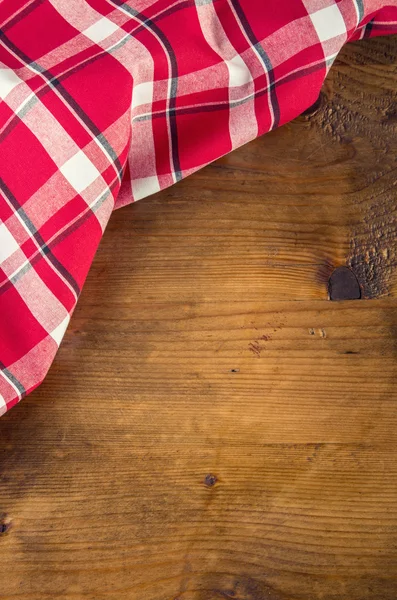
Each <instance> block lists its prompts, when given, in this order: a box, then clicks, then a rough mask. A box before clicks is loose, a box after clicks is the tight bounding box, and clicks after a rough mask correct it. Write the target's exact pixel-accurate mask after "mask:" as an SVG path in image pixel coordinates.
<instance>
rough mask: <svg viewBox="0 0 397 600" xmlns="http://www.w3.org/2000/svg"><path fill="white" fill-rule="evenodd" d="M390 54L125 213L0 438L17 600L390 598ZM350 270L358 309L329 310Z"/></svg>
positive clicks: (396, 526) (396, 220) (395, 422)
mask: <svg viewBox="0 0 397 600" xmlns="http://www.w3.org/2000/svg"><path fill="white" fill-rule="evenodd" d="M396 129H397V38H387V39H374V40H371V41H365V42H363V43H357V44H354V45H350V46H348V47H347V48H346V49H345V50H344V51H343V52H342V54H341V55H340V57H339V58H338V60H337V63H336V64H335V66H334V67H333V69H332V70H331V72H330V75H329V77H328V79H327V81H326V84H325V86H324V89H323V92H322V95H321V100H320V102H319V106H318V107H317V110H316V109H315V108H314V109H313V110H312V111H311V114H308V115H306V116H303V117H300V118H299V119H297V120H296V121H295V122H293V123H291V124H289V125H286V126H284V127H282V128H281V129H280V130H278V131H275V132H273V133H271V134H269V135H267V136H265V137H263V138H261V139H258V140H256V141H255V142H253V143H251V144H249V145H247V146H245V147H244V148H242V149H241V150H239V151H237V152H234V153H233V154H231V155H229V156H227V157H225V158H223V159H221V160H219V161H218V162H217V163H215V164H214V165H212V166H210V167H207V168H206V169H204V170H203V171H201V172H199V173H197V174H196V175H194V176H192V177H189V178H188V179H186V180H185V181H184V182H182V183H180V184H178V185H177V186H175V187H173V188H171V189H169V190H166V191H164V192H163V193H160V194H158V195H156V196H154V197H152V198H151V199H148V200H146V201H143V202H140V203H137V204H136V205H134V206H130V207H128V208H125V209H121V210H120V211H118V212H117V213H115V214H114V216H113V218H112V219H111V222H110V224H109V227H108V230H107V232H106V234H105V236H104V239H103V243H102V244H101V247H100V249H99V252H98V254H97V256H96V259H95V263H94V266H93V268H92V270H91V272H90V275H89V277H88V280H87V283H86V286H85V288H84V291H83V294H82V297H81V300H80V302H79V304H78V308H77V310H76V312H75V315H74V317H73V319H72V323H71V326H70V329H69V330H68V332H67V334H66V337H65V340H64V342H63V344H62V347H61V349H60V352H59V354H58V357H57V359H56V361H55V364H54V365H53V367H52V369H51V371H50V373H49V375H48V377H47V379H46V381H45V383H44V384H43V385H42V386H41V387H40V388H39V389H38V390H37V391H36V392H35V393H33V394H32V395H31V396H30V397H29V398H27V399H26V400H24V401H23V402H22V403H21V404H20V405H19V406H17V407H16V408H14V409H13V410H12V411H11V412H10V413H8V414H7V415H5V416H4V417H3V418H2V419H0V513H1V515H0V597H1V599H2V600H3V599H6V600H9V599H10V600H11V599H12V600H54V599H55V598H60V599H63V600H66V599H67V600H76V599H77V600H79V599H85V600H113V599H114V600H225V599H233V600H395V599H396V597H397V513H396V504H397V479H396V472H397V465H396V457H397V450H396V442H397V361H396V354H397V275H396V259H397V241H396V239H397V238H396V230H397V217H396V214H397V213H396V205H397V186H396V183H397V182H396V173H397V170H396V169H397V166H396V156H397V135H396V133H397V132H396ZM341 265H348V266H350V267H351V268H352V269H353V270H354V272H355V273H356V275H357V277H358V279H359V281H360V284H361V286H362V294H363V298H362V299H361V300H355V301H343V302H332V301H330V300H329V299H328V289H327V282H328V278H329V276H330V274H331V273H332V271H333V269H334V268H336V267H338V266H341Z"/></svg>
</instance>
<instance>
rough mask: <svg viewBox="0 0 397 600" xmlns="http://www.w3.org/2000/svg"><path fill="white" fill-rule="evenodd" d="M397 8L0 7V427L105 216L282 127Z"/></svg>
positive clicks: (37, 3)
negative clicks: (346, 49)
mask: <svg viewBox="0 0 397 600" xmlns="http://www.w3.org/2000/svg"><path fill="white" fill-rule="evenodd" d="M395 32H397V0H388V1H383V0H176V1H172V0H158V1H154V0H127V1H125V2H123V0H88V1H85V0H2V1H1V2H0V414H2V413H4V412H5V411H6V410H7V409H9V408H10V407H12V406H13V405H14V404H15V403H16V402H18V401H19V400H20V399H21V398H23V397H24V396H25V395H26V394H28V393H29V392H31V391H32V390H33V389H34V388H35V387H36V386H37V385H38V384H39V383H40V382H41V381H42V380H43V378H44V377H45V375H46V373H47V371H48V369H49V367H50V365H51V362H52V361H53V359H54V356H55V353H56V351H57V349H58V347H59V344H60V343H61V340H62V337H63V335H64V332H65V330H66V328H67V325H68V323H69V320H70V316H71V314H72V312H73V309H74V307H75V305H76V302H77V299H78V297H79V294H80V291H81V289H82V286H83V283H84V280H85V278H86V275H87V272H88V270H89V267H90V265H91V262H92V260H93V257H94V254H95V251H96V249H97V246H98V244H99V241H100V239H101V237H102V235H103V232H104V230H105V227H106V224H107V222H108V220H109V217H110V215H111V213H112V211H113V209H114V208H117V207H120V206H123V205H125V204H128V203H130V202H133V201H136V200H140V199H141V198H144V197H146V196H149V195H150V194H153V193H155V192H157V191H159V190H161V189H164V188H166V187H167V186H170V185H172V184H173V183H176V182H178V181H179V180H180V179H182V178H183V177H186V176H187V175H189V174H191V173H193V172H194V171H196V170H197V169H199V168H201V167H202V166H204V165H206V164H208V163H210V162H211V161H213V160H215V159H217V158H218V157H220V156H222V155H224V154H226V153H227V152H230V151H231V150H233V149H234V148H237V147H238V146H240V145H241V144H244V143H246V142H248V141H249V140H252V139H253V138H255V137H257V136H259V135H262V134H264V133H266V132H268V131H270V130H272V129H274V128H276V127H278V126H279V125H282V124H283V123H285V122H287V121H289V120H290V119H293V118H294V117H296V116H297V115H299V114H300V113H301V112H302V111H304V110H305V109H306V108H308V107H309V106H310V105H311V104H312V103H314V102H315V100H316V99H317V97H318V94H319V92H320V88H321V86H322V83H323V81H324V78H325V76H326V74H327V72H328V70H329V68H330V67H331V65H332V62H333V61H334V59H335V57H336V56H337V54H338V52H339V50H340V49H341V47H342V46H343V44H345V43H346V42H348V41H349V40H358V39H361V38H365V37H370V36H375V35H381V34H389V33H395Z"/></svg>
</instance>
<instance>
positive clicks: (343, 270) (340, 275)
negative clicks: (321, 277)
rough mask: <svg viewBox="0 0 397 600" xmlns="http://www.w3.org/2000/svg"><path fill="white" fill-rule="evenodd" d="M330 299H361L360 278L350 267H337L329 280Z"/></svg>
mask: <svg viewBox="0 0 397 600" xmlns="http://www.w3.org/2000/svg"><path fill="white" fill-rule="evenodd" d="M328 293H329V299H330V300H359V299H360V298H361V289H360V284H359V283H358V279H357V277H356V276H355V274H354V273H353V271H352V270H351V269H349V268H348V267H338V268H336V269H335V270H334V271H333V273H331V276H330V278H329V280H328Z"/></svg>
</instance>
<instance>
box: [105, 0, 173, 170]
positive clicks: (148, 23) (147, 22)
mask: <svg viewBox="0 0 397 600" xmlns="http://www.w3.org/2000/svg"><path fill="white" fill-rule="evenodd" d="M108 2H109V3H110V4H114V5H115V6H118V7H119V8H122V9H123V10H124V11H125V12H127V13H128V14H130V15H131V16H132V17H134V18H136V19H138V20H139V21H140V22H141V23H142V25H144V26H145V27H146V28H149V29H150V30H151V31H152V33H153V34H154V35H156V36H157V37H158V38H160V40H161V42H162V43H163V45H164V47H165V49H166V51H167V54H168V57H169V59H170V63H171V86H170V98H169V104H170V108H169V111H168V115H169V123H170V133H171V140H170V141H171V154H172V163H173V171H174V173H175V179H176V181H180V180H181V179H182V172H181V165H180V159H179V150H178V129H177V123H176V110H175V109H176V96H177V91H178V64H177V60H176V56H175V52H174V49H173V47H172V46H171V43H170V41H169V39H168V38H167V36H166V35H165V34H164V32H163V31H162V30H161V29H160V27H158V26H157V25H156V23H155V22H154V21H153V20H152V19H149V18H148V17H145V15H144V14H143V13H140V12H138V11H137V10H135V9H134V8H132V7H131V6H129V5H128V4H126V3H125V2H123V0H108Z"/></svg>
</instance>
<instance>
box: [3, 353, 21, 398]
mask: <svg viewBox="0 0 397 600" xmlns="http://www.w3.org/2000/svg"><path fill="white" fill-rule="evenodd" d="M0 371H2V372H3V373H4V375H5V377H6V379H8V381H11V383H12V384H13V385H14V387H16V388H17V390H18V392H19V395H20V396H21V400H22V398H24V397H25V396H26V390H25V388H24V386H23V385H22V383H21V382H20V381H19V380H18V379H17V378H16V377H15V375H13V374H12V373H11V371H10V370H9V369H7V367H6V366H5V365H4V364H3V363H2V362H1V361H0Z"/></svg>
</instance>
